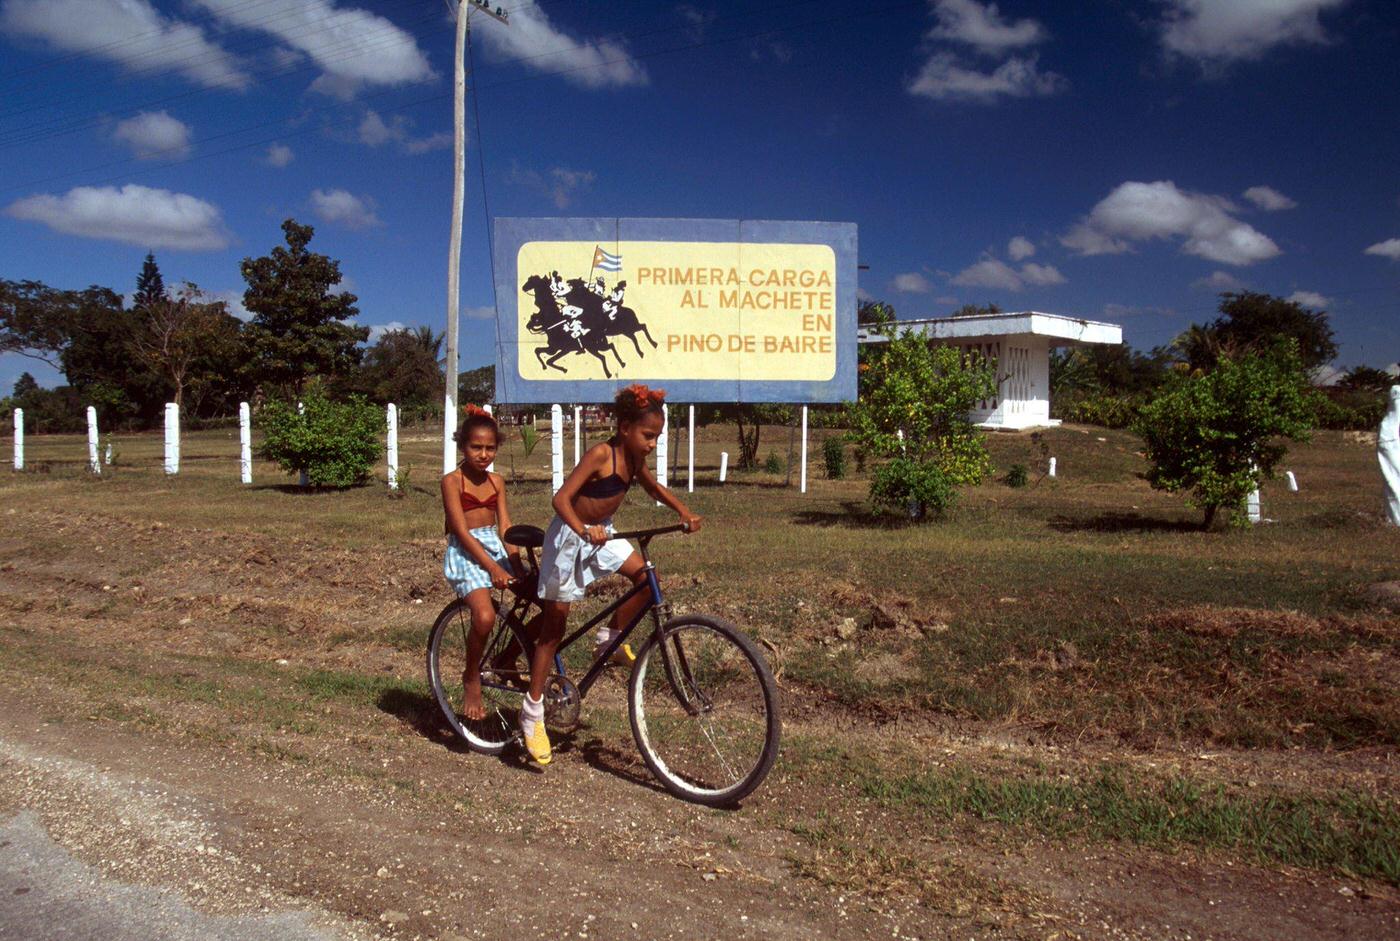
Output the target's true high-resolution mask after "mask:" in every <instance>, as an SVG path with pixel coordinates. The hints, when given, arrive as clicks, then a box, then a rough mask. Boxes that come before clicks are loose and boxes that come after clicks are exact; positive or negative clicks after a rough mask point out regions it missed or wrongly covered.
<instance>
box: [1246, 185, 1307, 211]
mask: <svg viewBox="0 0 1400 941" xmlns="http://www.w3.org/2000/svg"><path fill="white" fill-rule="evenodd" d="M1244 198H1245V199H1247V200H1249V201H1250V202H1252V203H1253V204H1254V205H1256V206H1258V207H1259V208H1260V209H1263V210H1264V211H1265V212H1278V211H1279V210H1281V209H1292V208H1294V207H1295V206H1297V205H1298V202H1297V200H1293V199H1289V198H1288V197H1287V196H1285V195H1283V194H1282V193H1280V192H1279V191H1278V190H1276V189H1274V188H1273V187H1271V186H1251V187H1250V188H1249V189H1247V190H1245V191H1244Z"/></svg>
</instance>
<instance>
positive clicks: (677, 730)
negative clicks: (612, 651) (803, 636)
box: [628, 615, 782, 807]
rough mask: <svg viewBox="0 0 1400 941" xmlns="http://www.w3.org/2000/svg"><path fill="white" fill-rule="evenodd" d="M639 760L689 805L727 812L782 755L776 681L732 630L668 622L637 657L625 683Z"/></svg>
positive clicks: (695, 619) (699, 622)
mask: <svg viewBox="0 0 1400 941" xmlns="http://www.w3.org/2000/svg"><path fill="white" fill-rule="evenodd" d="M628 712H629V714H630V717H631V720H632V734H633V736H634V737H635V738H636V740H637V747H638V748H639V749H640V750H641V753H642V760H644V761H645V762H646V764H647V767H648V768H649V769H651V772H652V774H654V775H656V777H657V778H658V779H660V781H661V783H662V784H663V785H665V787H666V789H667V790H668V791H670V792H671V793H672V794H674V795H676V796H677V797H680V798H682V799H683V800H688V801H692V802H694V803H697V804H704V805H706V806H709V807H721V806H726V805H730V804H733V803H734V802H736V801H738V800H740V799H741V798H743V797H745V796H746V795H748V794H749V793H751V792H752V791H753V789H754V788H756V787H758V785H759V784H761V783H762V782H763V779H764V778H765V777H766V776H767V775H768V771H769V769H770V768H772V767H773V761H774V759H776V758H777V757H778V739H779V736H780V734H781V728H782V724H781V721H780V719H779V717H778V694H777V684H776V683H774V682H773V675H772V673H771V672H769V670H768V664H767V663H765V662H764V659H763V655H762V654H761V653H759V652H758V649H757V648H756V647H755V646H754V645H753V642H752V641H750V640H749V639H748V638H747V637H745V636H744V634H743V633H741V632H740V631H739V629H738V628H736V627H735V626H734V625H732V624H730V623H729V622H727V621H722V620H720V619H718V618H710V617H702V616H690V615H688V616H685V617H679V618H674V619H672V620H670V621H667V622H666V624H664V625H663V626H662V627H661V629H660V630H659V631H657V632H655V633H654V634H653V635H652V637H651V638H650V639H649V640H648V641H647V643H646V644H645V645H644V646H643V648H642V650H641V652H640V653H639V654H638V655H637V662H636V663H635V664H633V667H632V679H631V683H630V685H629V687H628Z"/></svg>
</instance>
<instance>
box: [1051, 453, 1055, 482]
mask: <svg viewBox="0 0 1400 941" xmlns="http://www.w3.org/2000/svg"><path fill="white" fill-rule="evenodd" d="M1050 476H1051V477H1054V476H1055V459H1054V458H1053V457H1052V458H1051V459H1050Z"/></svg>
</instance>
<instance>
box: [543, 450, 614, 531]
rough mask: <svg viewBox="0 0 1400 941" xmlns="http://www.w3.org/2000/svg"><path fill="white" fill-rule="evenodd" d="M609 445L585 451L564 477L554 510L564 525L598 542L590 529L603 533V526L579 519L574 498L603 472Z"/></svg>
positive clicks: (556, 495)
mask: <svg viewBox="0 0 1400 941" xmlns="http://www.w3.org/2000/svg"><path fill="white" fill-rule="evenodd" d="M608 450H609V446H608V445H606V444H595V445H594V446H593V447H591V448H589V449H588V450H587V451H586V452H584V455H583V460H581V461H579V462H578V466H577V467H575V468H574V469H573V471H572V472H571V473H570V474H569V476H568V477H566V478H564V486H562V487H560V488H559V491H558V492H557V493H556V494H554V500H553V504H554V512H555V513H558V514H559V518H560V519H561V520H563V521H564V525H565V526H567V527H569V528H570V529H572V530H573V531H574V532H576V533H578V534H579V535H580V536H585V537H587V538H588V540H589V541H590V542H596V541H597V540H596V539H594V538H593V537H594V535H597V534H591V533H590V532H589V530H595V529H596V530H598V533H599V534H601V533H603V527H601V526H590V525H589V524H587V523H585V522H584V521H583V520H581V519H579V515H578V512H577V511H576V510H575V509H574V500H575V499H576V498H577V497H578V491H579V488H580V487H582V486H583V485H584V484H586V483H588V481H589V480H591V479H592V478H593V475H594V474H601V473H602V472H603V465H604V464H605V463H606V462H607V459H608ZM603 541H604V542H606V541H607V536H606V535H605V534H604V535H603Z"/></svg>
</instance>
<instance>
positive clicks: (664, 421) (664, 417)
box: [656, 403, 671, 506]
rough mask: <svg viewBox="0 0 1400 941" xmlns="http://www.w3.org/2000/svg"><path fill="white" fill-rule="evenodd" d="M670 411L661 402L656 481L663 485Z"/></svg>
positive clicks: (669, 433) (669, 428) (669, 450)
mask: <svg viewBox="0 0 1400 941" xmlns="http://www.w3.org/2000/svg"><path fill="white" fill-rule="evenodd" d="M670 411H671V410H670V409H669V408H668V407H667V406H666V405H665V404H664V403H663V404H662V406H661V437H659V438H657V439H656V482H657V483H658V484H660V485H661V486H663V487H664V486H666V467H667V465H668V463H669V460H668V459H669V458H670V455H671V441H670V438H671V422H670V418H671V416H670ZM656 505H657V506H660V505H661V501H660V500H657V501H656Z"/></svg>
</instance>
